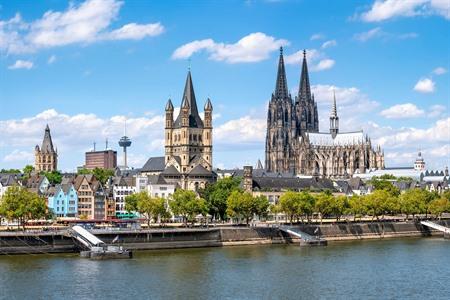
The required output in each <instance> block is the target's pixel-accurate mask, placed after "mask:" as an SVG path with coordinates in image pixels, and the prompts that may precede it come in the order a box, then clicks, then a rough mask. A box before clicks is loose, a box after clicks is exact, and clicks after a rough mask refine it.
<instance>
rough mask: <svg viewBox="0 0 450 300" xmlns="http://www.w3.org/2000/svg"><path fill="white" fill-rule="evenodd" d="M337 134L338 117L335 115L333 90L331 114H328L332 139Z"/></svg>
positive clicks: (334, 94)
mask: <svg viewBox="0 0 450 300" xmlns="http://www.w3.org/2000/svg"><path fill="white" fill-rule="evenodd" d="M338 132H339V117H338V115H337V108H336V93H335V91H334V90H333V106H332V107H331V114H330V133H331V135H332V137H333V139H334V138H335V137H336V135H337V134H338Z"/></svg>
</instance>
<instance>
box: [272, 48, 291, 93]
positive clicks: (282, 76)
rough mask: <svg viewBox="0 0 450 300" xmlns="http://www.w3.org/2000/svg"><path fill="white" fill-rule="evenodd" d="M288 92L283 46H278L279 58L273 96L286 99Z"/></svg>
mask: <svg viewBox="0 0 450 300" xmlns="http://www.w3.org/2000/svg"><path fill="white" fill-rule="evenodd" d="M288 95H289V92H288V87H287V80H286V70H285V69H284V58H283V47H280V59H279V61H278V74H277V83H276V86H275V98H276V99H286V98H288Z"/></svg>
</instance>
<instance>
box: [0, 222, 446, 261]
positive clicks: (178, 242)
mask: <svg viewBox="0 0 450 300" xmlns="http://www.w3.org/2000/svg"><path fill="white" fill-rule="evenodd" d="M438 223H440V224H441V225H443V226H446V227H450V221H448V220H447V221H440V222H438ZM290 227H291V226H290ZM292 228H294V229H297V230H300V231H303V232H305V233H307V234H310V235H313V236H320V237H321V238H324V239H326V240H327V241H348V240H364V239H384V238H404V237H428V236H443V233H442V232H439V231H436V230H433V229H430V228H428V227H426V226H423V225H421V224H419V223H413V222H405V223H400V222H399V223H397V222H374V223H346V224H343V223H340V224H323V225H294V226H292ZM92 233H94V234H95V235H96V236H98V237H99V238H100V239H101V240H103V241H104V242H106V243H112V241H113V240H114V239H116V240H118V243H120V244H122V245H123V246H124V247H125V248H128V249H130V250H156V249H177V248H199V247H223V246H236V245H257V244H290V243H294V244H295V243H299V242H300V241H299V239H298V238H296V237H294V236H291V235H289V234H287V233H286V232H284V231H281V230H280V229H279V228H278V227H275V226H273V227H216V228H214V227H210V228H161V229H149V230H92ZM77 251H78V247H77V245H76V243H75V242H74V241H73V240H72V238H71V237H70V236H68V235H67V232H66V231H54V232H0V255H1V254H31V253H32V254H41V253H42V254H43V253H67V252H77Z"/></svg>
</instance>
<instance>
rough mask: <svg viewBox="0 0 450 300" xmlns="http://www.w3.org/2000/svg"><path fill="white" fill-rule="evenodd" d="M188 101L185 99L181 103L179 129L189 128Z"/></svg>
mask: <svg viewBox="0 0 450 300" xmlns="http://www.w3.org/2000/svg"><path fill="white" fill-rule="evenodd" d="M189 108H190V105H189V101H188V99H187V97H184V98H183V102H181V111H180V115H181V127H188V126H189Z"/></svg>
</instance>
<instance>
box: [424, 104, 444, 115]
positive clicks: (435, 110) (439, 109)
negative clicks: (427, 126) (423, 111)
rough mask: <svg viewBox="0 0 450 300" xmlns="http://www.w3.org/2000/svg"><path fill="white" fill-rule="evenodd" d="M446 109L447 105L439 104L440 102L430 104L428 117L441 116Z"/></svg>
mask: <svg viewBox="0 0 450 300" xmlns="http://www.w3.org/2000/svg"><path fill="white" fill-rule="evenodd" d="M446 110H447V107H445V106H444V105H440V104H436V105H432V106H431V107H430V110H429V111H428V117H430V118H437V117H441V116H442V115H443V114H444V113H445V111H446Z"/></svg>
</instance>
